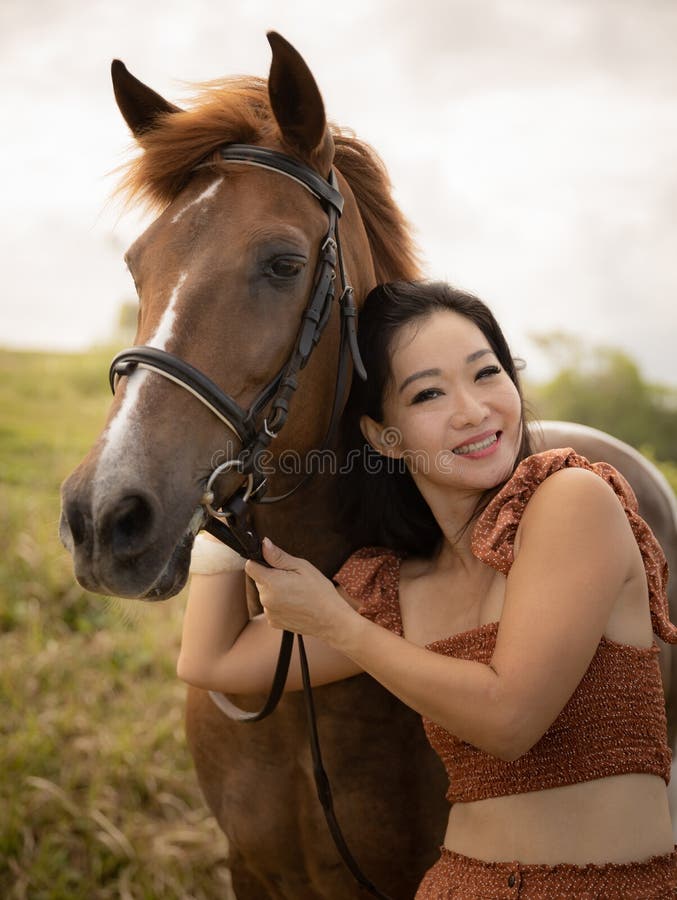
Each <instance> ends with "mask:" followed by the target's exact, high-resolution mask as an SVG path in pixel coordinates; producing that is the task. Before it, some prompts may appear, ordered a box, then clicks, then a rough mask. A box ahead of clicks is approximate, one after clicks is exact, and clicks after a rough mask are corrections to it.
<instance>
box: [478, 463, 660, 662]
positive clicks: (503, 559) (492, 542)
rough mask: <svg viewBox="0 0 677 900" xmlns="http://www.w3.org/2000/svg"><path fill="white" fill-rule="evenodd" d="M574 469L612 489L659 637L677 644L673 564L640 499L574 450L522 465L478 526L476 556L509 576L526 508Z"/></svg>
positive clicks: (609, 470) (607, 468)
mask: <svg viewBox="0 0 677 900" xmlns="http://www.w3.org/2000/svg"><path fill="white" fill-rule="evenodd" d="M570 467H574V468H580V469H587V470H588V471H590V472H594V473H595V474H596V475H599V476H600V478H603V479H604V480H605V481H606V482H607V484H609V485H610V487H611V488H613V490H614V493H615V494H616V496H617V497H618V500H619V501H620V503H621V505H622V506H623V510H624V511H625V514H626V516H627V519H628V522H629V524H630V527H631V528H632V532H633V534H634V536H635V540H636V541H637V545H638V547H639V550H640V552H641V554H642V559H643V561H644V569H645V571H646V578H647V584H648V588H649V604H650V607H651V622H652V625H653V630H654V633H655V634H657V635H658V636H659V637H660V638H662V640H664V641H667V642H668V643H671V644H675V643H677V628H676V627H675V626H674V625H673V624H672V622H671V621H670V613H669V607H668V597H667V585H668V564H667V561H666V559H665V554H664V553H663V550H662V549H661V546H660V544H659V543H658V541H657V540H656V538H655V537H654V534H653V532H652V531H651V529H650V528H649V526H648V525H647V523H646V522H645V521H644V519H642V517H641V516H640V515H639V514H638V511H637V510H638V504H637V498H636V497H635V495H634V492H633V490H632V488H631V487H630V485H629V484H628V482H627V481H626V480H625V478H624V477H623V476H622V475H621V474H620V472H618V471H617V470H616V469H614V467H613V466H611V465H609V464H608V463H604V462H599V463H591V462H589V461H588V460H587V459H586V458H585V457H583V456H580V455H579V454H578V453H576V451H575V450H573V449H571V447H566V448H563V449H559V450H546V451H544V452H543V453H535V454H534V455H533V456H529V457H528V458H527V459H525V460H523V461H522V462H521V463H520V464H519V465H518V466H517V468H516V469H515V472H514V473H513V476H512V478H511V479H510V481H508V483H507V484H506V485H504V487H503V488H501V490H500V491H499V492H498V494H496V496H495V497H494V498H493V499H492V500H491V502H490V503H489V505H488V506H487V507H486V509H485V510H484V511H483V512H482V514H481V515H480V517H479V519H478V520H477V522H476V523H475V526H474V528H473V534H472V551H473V553H474V555H475V556H476V557H477V558H478V559H481V560H482V561H483V562H485V563H487V565H489V566H491V567H492V568H493V569H496V570H497V571H498V572H501V573H502V574H503V575H507V574H508V572H509V571H510V567H511V566H512V564H513V561H514V543H515V535H516V533H517V528H518V526H519V523H520V520H521V518H522V514H523V513H524V510H525V507H526V505H527V503H528V502H529V500H530V499H531V497H532V496H533V494H534V492H535V490H536V488H537V487H538V486H539V485H540V484H541V483H542V482H543V481H545V479H546V478H547V477H548V476H549V475H552V474H553V473H554V472H558V471H560V469H565V468H570Z"/></svg>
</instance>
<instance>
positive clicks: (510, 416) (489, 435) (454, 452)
mask: <svg viewBox="0 0 677 900" xmlns="http://www.w3.org/2000/svg"><path fill="white" fill-rule="evenodd" d="M383 411H384V421H383V423H380V424H379V423H374V422H373V421H372V420H371V419H369V418H368V417H367V416H363V417H362V420H361V424H362V427H363V430H364V432H365V435H366V437H367V438H368V439H369V440H370V442H371V443H372V445H373V446H374V447H375V448H376V449H378V450H379V451H380V452H381V453H385V454H386V455H388V456H393V457H404V458H405V459H406V461H407V465H408V467H409V470H410V472H411V473H412V476H413V477H414V479H415V480H416V481H417V482H418V481H419V479H420V478H425V479H429V480H431V481H433V482H435V483H437V484H440V485H445V486H456V487H459V488H467V489H470V490H477V491H483V490H486V489H488V488H491V487H494V486H495V485H497V484H499V483H500V482H502V481H504V480H505V479H506V478H507V477H509V475H510V473H511V472H512V469H513V466H514V461H515V458H516V456H517V452H518V449H519V445H520V440H521V436H522V426H521V406H520V398H519V394H518V392H517V388H516V387H515V385H514V384H513V382H512V381H511V379H510V377H509V375H508V374H507V373H506V372H505V371H504V369H503V367H502V366H501V364H500V362H499V360H498V358H497V357H496V355H495V354H494V352H493V351H492V350H491V347H490V345H489V342H488V341H487V339H486V337H485V336H484V335H483V334H482V332H481V331H480V329H479V328H478V327H477V326H476V325H475V324H474V323H473V322H472V321H471V320H470V319H468V318H466V317H465V316H462V315H460V314H458V313H455V312H452V311H450V310H439V311H436V312H434V313H432V314H431V315H430V316H428V317H426V318H425V319H423V320H418V321H416V322H413V323H411V324H410V325H406V326H403V328H402V330H401V331H400V332H399V334H398V335H397V336H396V338H395V340H394V345H393V348H392V351H391V379H390V383H389V385H388V388H387V391H386V396H385V398H384V403H383Z"/></svg>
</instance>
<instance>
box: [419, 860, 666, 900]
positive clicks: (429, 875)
mask: <svg viewBox="0 0 677 900" xmlns="http://www.w3.org/2000/svg"><path fill="white" fill-rule="evenodd" d="M440 849H441V854H442V855H441V856H440V858H439V860H438V861H437V862H436V863H435V865H434V866H432V868H430V869H428V871H427V872H426V874H425V875H424V877H423V881H422V882H421V884H420V886H419V889H418V891H417V892H416V898H415V900H456V898H459V900H461V898H462V900H512V898H515V897H519V898H520V900H572V898H576V900H601V898H604V900H668V898H670V900H675V898H677V847H676V848H675V850H674V851H673V852H672V853H668V854H666V855H665V856H654V857H652V858H651V859H648V860H646V861H644V862H637V863H607V864H605V865H594V864H589V865H586V866H574V865H570V864H568V863H561V864H559V865H556V866H545V865H523V864H522V863H517V862H483V861H482V860H479V859H472V858H471V857H469V856H463V855H461V854H460V853H454V852H453V851H451V850H447V848H446V847H441V848H440Z"/></svg>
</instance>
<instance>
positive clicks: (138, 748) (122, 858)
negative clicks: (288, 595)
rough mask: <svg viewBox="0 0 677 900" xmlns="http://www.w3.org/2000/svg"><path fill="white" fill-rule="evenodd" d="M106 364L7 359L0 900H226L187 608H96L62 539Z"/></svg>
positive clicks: (1, 494)
mask: <svg viewBox="0 0 677 900" xmlns="http://www.w3.org/2000/svg"><path fill="white" fill-rule="evenodd" d="M108 359H109V353H108V352H107V351H103V350H102V351H93V352H91V353H86V354H78V355H69V354H38V353H20V352H10V351H0V409H1V410H2V417H1V421H0V541H1V542H2V548H3V553H2V555H1V557H0V661H1V664H0V709H2V716H0V772H1V773H2V776H1V777H0V897H2V898H3V900H15V898H16V900H19V898H29V900H80V898H82V900H85V898H86V900H92V898H122V900H137V898H138V900H142V898H143V900H154V898H162V900H171V898H177V900H178V898H181V900H186V898H195V900H202V898H205V900H207V898H209V900H211V898H219V900H225V898H228V897H229V896H232V895H231V893H230V890H229V887H228V884H229V878H228V870H227V866H226V862H225V860H226V856H227V845H226V841H225V838H224V837H223V835H222V834H221V833H220V832H219V830H218V828H217V827H216V825H215V823H214V821H213V819H212V818H211V816H210V815H209V813H208V812H207V810H206V808H205V806H204V803H203V801H202V798H201V796H200V793H199V789H198V787H197V782H196V779H195V775H194V773H193V769H192V763H191V760H190V757H189V755H188V752H187V749H186V745H185V740H184V736H183V706H184V689H183V686H182V685H181V684H180V683H179V682H178V681H177V679H176V675H175V672H174V664H175V659H176V656H177V652H178V643H179V635H180V627H181V612H182V600H181V598H180V597H179V598H175V599H174V600H172V601H169V602H168V603H164V604H158V605H157V606H149V605H144V604H141V603H134V602H133V601H120V600H117V601H116V600H111V599H106V598H102V597H99V596H95V595H92V594H88V593H87V592H86V591H84V590H83V589H82V588H80V587H79V586H78V585H77V584H76V583H75V581H74V579H73V575H72V568H71V562H70V557H69V556H68V554H67V553H66V552H65V550H63V548H62V547H61V545H60V543H59V542H58V538H57V534H56V529H57V524H58V518H59V484H60V482H61V481H62V480H63V478H64V477H65V476H66V475H67V474H68V473H69V471H70V470H71V469H72V468H73V467H74V466H75V465H76V464H77V463H78V462H79V460H80V459H81V458H82V457H83V456H84V455H85V453H86V451H87V449H88V448H89V447H90V446H91V444H92V442H93V440H94V438H95V437H96V435H97V434H98V432H99V431H100V429H101V427H102V425H103V422H104V419H105V414H106V409H107V407H108V403H109V393H108V385H107V380H106V373H107V367H108Z"/></svg>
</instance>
